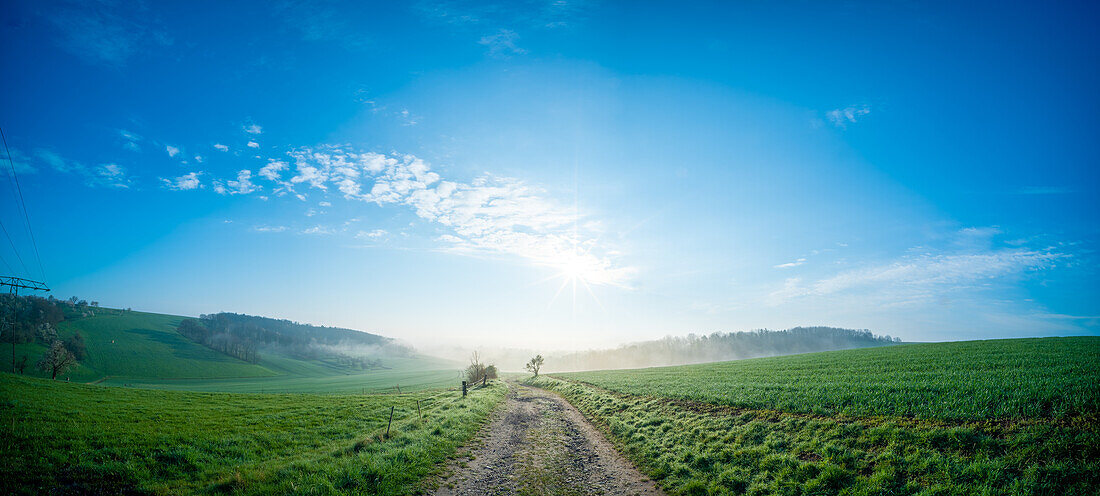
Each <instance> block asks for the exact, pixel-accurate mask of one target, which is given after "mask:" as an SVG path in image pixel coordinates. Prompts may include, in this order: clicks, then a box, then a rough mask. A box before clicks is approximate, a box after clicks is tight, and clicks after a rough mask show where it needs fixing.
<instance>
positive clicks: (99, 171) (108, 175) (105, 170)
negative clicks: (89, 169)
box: [95, 164, 130, 188]
mask: <svg viewBox="0 0 1100 496" xmlns="http://www.w3.org/2000/svg"><path fill="white" fill-rule="evenodd" d="M95 174H96V176H97V177H98V179H99V181H100V184H102V185H104V186H110V187H114V188H129V187H130V179H128V178H127V177H126V169H123V168H122V166H120V165H118V164H103V165H101V166H99V167H96V168H95Z"/></svg>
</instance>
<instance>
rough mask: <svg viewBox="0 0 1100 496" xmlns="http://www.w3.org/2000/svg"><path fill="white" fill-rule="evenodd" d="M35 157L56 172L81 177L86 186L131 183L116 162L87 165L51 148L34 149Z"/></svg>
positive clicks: (124, 170)
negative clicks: (93, 165) (63, 155)
mask: <svg viewBox="0 0 1100 496" xmlns="http://www.w3.org/2000/svg"><path fill="white" fill-rule="evenodd" d="M13 156H17V155H13ZM35 158H36V159H37V160H39V161H41V162H42V163H44V164H46V165H47V166H48V167H49V168H50V169H53V170H55V171H57V172H60V173H63V174H72V175H75V176H78V177H80V178H82V179H83V180H84V183H85V184H87V185H88V186H93V187H94V186H104V187H111V188H129V187H130V186H131V184H132V181H131V179H130V177H129V176H128V175H127V173H126V169H125V168H123V167H122V166H121V165H118V164H113V163H108V164H102V165H98V166H95V167H88V166H85V165H84V164H82V163H80V162H77V161H75V160H69V159H67V158H65V157H62V156H61V155H60V154H58V153H57V152H55V151H53V150H46V149H39V150H35Z"/></svg>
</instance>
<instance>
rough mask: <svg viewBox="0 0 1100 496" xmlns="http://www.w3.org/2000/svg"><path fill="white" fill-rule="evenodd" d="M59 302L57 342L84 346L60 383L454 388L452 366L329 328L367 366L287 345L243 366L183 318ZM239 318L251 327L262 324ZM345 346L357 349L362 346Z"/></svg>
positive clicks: (3, 352) (30, 355)
mask: <svg viewBox="0 0 1100 496" xmlns="http://www.w3.org/2000/svg"><path fill="white" fill-rule="evenodd" d="M39 300H41V299H39ZM44 301H46V300H41V301H38V303H42V302H44ZM55 301H59V300H55ZM43 304H44V303H43ZM58 305H59V306H60V307H61V308H63V309H65V317H64V320H61V321H59V322H57V323H56V326H55V327H56V334H57V338H58V339H61V340H67V339H69V338H71V337H72V336H73V335H74V334H76V333H79V334H80V336H81V337H82V340H83V343H84V346H85V348H86V356H84V357H83V358H82V359H81V360H80V361H79V362H78V363H77V365H76V366H74V367H73V368H72V369H70V370H69V371H67V372H66V373H64V374H62V375H61V376H59V379H61V380H69V381H74V382H97V383H102V384H105V385H115V386H134V387H147V388H159V389H182V390H192V391H232V392H272V391H280V392H303V393H311V392H365V391H378V390H390V389H397V388H400V389H402V390H403V391H407V390H414V389H424V388H435V387H440V386H452V385H454V384H455V383H456V382H457V377H458V375H457V371H458V370H459V369H461V366H460V365H459V364H457V363H454V362H451V361H448V360H443V359H438V358H434V357H428V356H424V355H420V354H416V353H415V352H413V351H412V350H410V349H408V348H405V347H402V346H400V345H391V344H389V343H391V342H392V340H390V339H389V338H384V337H381V336H377V335H373V334H367V333H358V331H352V330H347V329H333V328H313V329H322V332H326V333H329V334H327V336H328V337H330V341H329V342H330V343H348V342H351V343H353V344H355V343H357V344H359V345H363V346H365V345H366V343H368V342H369V343H371V344H372V345H373V347H372V348H371V349H372V351H373V352H374V353H373V354H372V355H370V363H371V364H372V365H373V366H371V367H363V366H361V362H356V361H354V360H352V359H350V358H349V357H348V356H347V353H335V352H331V351H330V350H325V352H323V353H302V351H303V350H304V349H305V348H302V347H299V348H294V347H291V346H283V347H275V346H273V347H268V348H264V349H263V350H264V351H263V352H262V353H260V354H259V355H258V358H257V360H255V361H254V362H249V361H245V360H241V359H239V358H236V357H233V356H230V355H227V354H225V353H222V352H220V351H217V350H215V349H213V348H211V347H209V346H206V345H203V344H200V343H198V342H195V341H194V340H192V339H189V338H188V337H186V336H184V335H182V334H180V333H179V332H178V327H179V325H180V323H181V322H184V321H186V320H188V319H187V318H186V317H180V316H173V315H163V314H155V313H147V312H136V311H131V310H118V309H108V308H98V307H95V308H93V307H81V308H80V309H79V310H74V309H73V308H70V307H68V306H65V305H64V304H61V303H58ZM220 315H226V314H220ZM240 317H245V318H247V319H249V321H251V322H256V321H261V322H262V321H263V320H265V319H262V318H257V317H249V316H240ZM58 318H60V317H58ZM266 320H270V321H272V322H278V323H281V324H280V325H283V326H284V327H283V328H282V329H286V328H287V327H294V329H293V330H291V331H289V332H291V333H293V332H295V331H297V332H298V334H295V339H298V340H302V339H307V338H308V339H313V338H315V337H316V336H313V335H310V334H308V330H305V331H303V330H302V328H303V327H312V326H301V325H300V324H294V323H289V322H287V321H275V320H273V319H266ZM351 333H358V334H362V336H359V335H358V334H351ZM28 334H29V333H28ZM25 339H28V341H27V342H19V343H17V344H15V355H16V357H17V360H21V359H22V357H23V356H26V357H27V362H28V363H29V364H31V365H30V366H28V367H26V368H25V370H24V374H25V375H28V376H33V377H49V375H48V374H46V373H45V372H42V371H39V370H36V369H35V368H34V366H33V364H34V363H36V362H37V361H38V360H39V358H40V357H41V356H42V354H43V353H45V351H46V347H45V346H44V345H43V344H42V342H41V340H39V339H35V338H33V337H28V338H25ZM312 342H314V343H316V342H317V341H312ZM322 343H323V342H322ZM11 346H12V345H11V344H10V343H3V344H0V357H3V358H0V364H3V365H4V366H3V369H6V370H9V371H10V370H11V365H10V363H11V362H10V356H11ZM330 346H335V345H330ZM340 349H345V348H340ZM346 349H348V350H357V349H358V350H362V347H359V348H355V347H348V348H346Z"/></svg>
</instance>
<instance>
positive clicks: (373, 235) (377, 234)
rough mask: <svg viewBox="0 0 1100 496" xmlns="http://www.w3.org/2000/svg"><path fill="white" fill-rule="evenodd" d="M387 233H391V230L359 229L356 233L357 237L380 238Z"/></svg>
mask: <svg viewBox="0 0 1100 496" xmlns="http://www.w3.org/2000/svg"><path fill="white" fill-rule="evenodd" d="M387 234H389V231H386V230H385V229H375V230H373V231H359V232H358V233H356V234H355V237H356V238H359V239H378V238H382V237H385V236H386V235H387Z"/></svg>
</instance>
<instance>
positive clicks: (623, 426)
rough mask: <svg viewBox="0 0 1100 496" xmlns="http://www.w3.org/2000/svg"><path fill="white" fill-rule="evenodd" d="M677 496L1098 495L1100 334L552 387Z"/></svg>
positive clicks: (772, 361) (546, 380)
mask: <svg viewBox="0 0 1100 496" xmlns="http://www.w3.org/2000/svg"><path fill="white" fill-rule="evenodd" d="M531 383H532V384H534V385H537V386H539V387H544V388H548V389H551V390H553V391H556V392H558V393H560V394H562V395H563V396H564V397H565V398H566V399H567V400H568V401H569V402H570V403H572V404H573V405H575V406H576V407H577V408H578V409H580V410H581V411H582V412H584V413H585V415H586V416H587V417H589V418H591V419H594V421H595V422H596V423H597V424H598V425H599V426H600V427H601V429H602V430H603V431H604V433H605V434H607V435H608V436H609V437H610V438H611V439H612V440H614V441H615V442H616V444H618V445H619V446H620V447H621V448H622V449H623V450H624V453H625V454H626V455H627V456H628V457H629V458H631V460H632V461H634V462H635V463H636V464H637V465H638V466H639V467H640V468H641V469H642V470H643V471H644V472H646V473H647V474H648V475H650V476H651V477H653V478H654V479H656V480H658V481H660V483H661V484H662V486H664V487H665V488H666V489H668V490H670V492H673V493H679V494H745V493H747V494H837V493H841V494H853V495H861V494H868V495H870V494H918V493H919V494H977V493H982V494H1005V495H1008V494H1081V495H1085V494H1095V489H1096V488H1097V487H1100V475H1097V474H1098V473H1100V448H1098V447H1100V418H1098V413H1097V412H1100V387H1097V384H1100V338H1095V337H1078V338H1045V339H1011V340H996V341H972V342H957V343H935V344H911V345H900V346H892V347H885V348H872V349H861V350H847V351H835V352H825V353H811V354H805V355H795V356H786V357H776V358H760V359H752V360H740V361H734V362H723V363H712V364H703V365H688V366H679V367H663V368H651V369H639V370H617V371H595V372H579V373H568V374H555V375H554V376H553V377H546V376H542V377H539V378H538V379H536V380H534V381H531Z"/></svg>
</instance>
